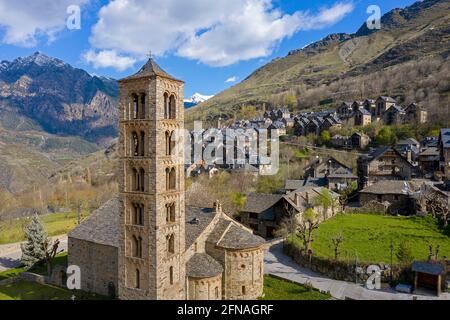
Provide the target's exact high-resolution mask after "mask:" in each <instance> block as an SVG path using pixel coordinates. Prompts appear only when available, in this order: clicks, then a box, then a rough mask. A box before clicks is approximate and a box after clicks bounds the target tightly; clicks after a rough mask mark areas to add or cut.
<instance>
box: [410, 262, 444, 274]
mask: <svg viewBox="0 0 450 320" xmlns="http://www.w3.org/2000/svg"><path fill="white" fill-rule="evenodd" d="M412 271H415V272H421V273H427V274H431V275H435V276H438V275H441V274H443V273H444V266H443V265H441V264H437V263H429V262H419V261H414V262H413V264H412Z"/></svg>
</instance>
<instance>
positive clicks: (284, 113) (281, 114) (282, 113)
mask: <svg viewBox="0 0 450 320" xmlns="http://www.w3.org/2000/svg"><path fill="white" fill-rule="evenodd" d="M277 117H278V119H290V118H291V112H290V111H289V109H288V108H286V107H283V108H281V109H278V110H277Z"/></svg>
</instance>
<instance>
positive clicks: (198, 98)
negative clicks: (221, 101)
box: [184, 93, 214, 107]
mask: <svg viewBox="0 0 450 320" xmlns="http://www.w3.org/2000/svg"><path fill="white" fill-rule="evenodd" d="M212 97H214V96H205V95H203V94H200V93H194V94H193V95H192V97H190V98H187V99H184V104H185V105H189V106H191V107H192V106H195V105H197V104H199V103H202V102H205V101H206V100H208V99H211V98H212Z"/></svg>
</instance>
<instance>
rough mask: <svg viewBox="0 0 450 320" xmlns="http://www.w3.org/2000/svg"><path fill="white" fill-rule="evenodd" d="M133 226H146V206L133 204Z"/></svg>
mask: <svg viewBox="0 0 450 320" xmlns="http://www.w3.org/2000/svg"><path fill="white" fill-rule="evenodd" d="M132 221H133V224H134V225H138V226H143V225H144V206H143V205H142V204H138V203H133V219H132Z"/></svg>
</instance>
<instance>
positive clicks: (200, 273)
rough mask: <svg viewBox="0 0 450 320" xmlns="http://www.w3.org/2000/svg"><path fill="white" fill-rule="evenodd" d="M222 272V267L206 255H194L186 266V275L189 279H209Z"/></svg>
mask: <svg viewBox="0 0 450 320" xmlns="http://www.w3.org/2000/svg"><path fill="white" fill-rule="evenodd" d="M222 272H223V267H222V265H221V264H220V263H219V262H217V261H216V260H215V259H214V258H213V257H211V256H210V255H208V254H206V253H196V254H194V255H193V256H192V257H191V258H190V259H189V261H188V262H187V264H186V275H187V276H188V277H191V278H211V277H215V276H217V275H219V274H221V273H222Z"/></svg>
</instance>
